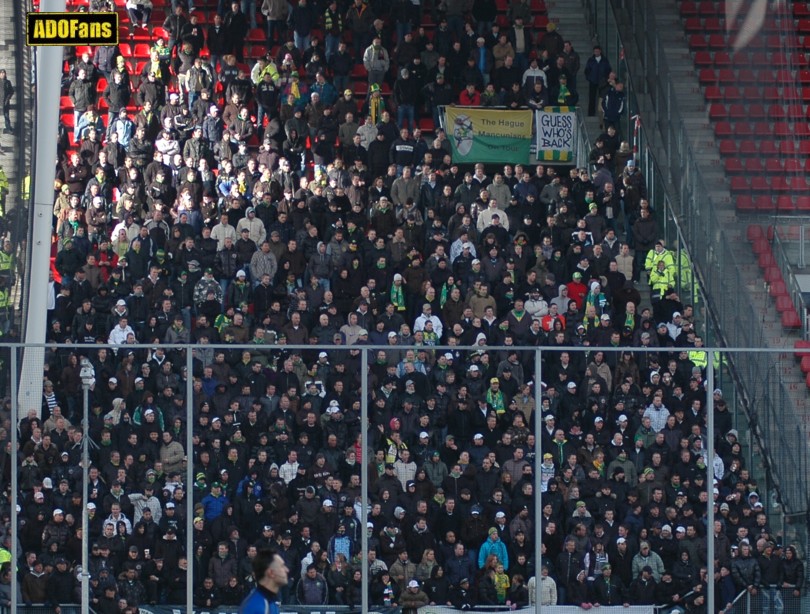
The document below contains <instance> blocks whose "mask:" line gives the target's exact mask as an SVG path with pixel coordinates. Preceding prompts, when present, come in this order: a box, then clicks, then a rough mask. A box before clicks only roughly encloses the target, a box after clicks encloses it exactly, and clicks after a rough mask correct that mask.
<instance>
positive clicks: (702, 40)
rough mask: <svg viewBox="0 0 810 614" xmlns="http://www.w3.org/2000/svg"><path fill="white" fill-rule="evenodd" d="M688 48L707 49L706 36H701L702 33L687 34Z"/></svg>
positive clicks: (693, 49)
mask: <svg viewBox="0 0 810 614" xmlns="http://www.w3.org/2000/svg"><path fill="white" fill-rule="evenodd" d="M689 48H690V49H691V50H692V51H698V50H701V49H708V48H709V42H708V41H707V40H706V37H705V36H703V35H702V34H692V35H690V36H689Z"/></svg>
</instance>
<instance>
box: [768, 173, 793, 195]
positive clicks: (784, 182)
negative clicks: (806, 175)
mask: <svg viewBox="0 0 810 614" xmlns="http://www.w3.org/2000/svg"><path fill="white" fill-rule="evenodd" d="M771 190H773V191H774V192H789V191H790V182H789V181H788V179H787V177H785V176H784V175H776V176H774V177H771Z"/></svg>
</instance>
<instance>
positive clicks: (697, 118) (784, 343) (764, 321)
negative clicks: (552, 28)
mask: <svg viewBox="0 0 810 614" xmlns="http://www.w3.org/2000/svg"><path fill="white" fill-rule="evenodd" d="M546 5H547V7H548V12H549V19H551V20H552V21H554V22H556V23H557V24H558V26H559V31H560V34H562V36H563V38H565V39H570V40H571V41H572V44H573V45H574V48H575V49H576V50H577V51H578V52H579V54H580V58H581V61H582V65H583V66H584V64H585V62H586V61H587V58H588V57H590V54H591V48H592V46H593V44H594V43H596V42H599V41H596V40H593V39H592V38H591V32H590V28H589V26H588V23H587V20H586V18H585V12H584V10H583V8H582V6H581V4H580V3H579V2H570V0H569V1H566V0H547V2H546ZM653 18H654V19H655V21H656V23H657V25H658V31H659V32H661V33H662V39H661V48H662V49H663V53H664V56H665V58H666V63H667V65H668V67H669V69H670V71H671V73H672V79H671V83H672V90H673V94H674V96H673V97H674V99H675V100H676V102H677V105H678V108H679V110H680V113H681V115H682V119H683V123H684V124H685V126H686V127H687V134H688V140H689V143H690V145H691V147H692V150H693V152H694V155H695V156H696V158H697V159H698V161H699V165H700V169H701V173H702V175H703V179H704V183H705V185H706V186H707V189H708V192H709V194H710V197H711V202H712V204H713V205H714V208H715V212H716V215H717V217H718V221H719V222H720V227H721V228H723V230H724V232H725V233H726V239H727V241H729V242H730V245H731V251H732V254H733V256H734V259H735V261H736V264H737V268H738V270H739V271H740V273H741V276H742V277H743V278H744V279H747V280H749V281H748V282H747V283H746V288H745V291H746V292H747V293H748V296H749V297H750V300H751V303H752V305H753V309H754V311H755V313H757V314H758V315H759V316H761V317H760V318H759V319H760V323H761V326H762V331H763V339H764V342H765V344H766V345H767V346H768V347H771V348H784V349H786V350H792V348H793V342H794V341H795V340H796V339H798V338H799V335H798V334H796V333H793V332H789V331H786V330H785V329H784V328H783V327H782V324H781V321H780V319H779V314H778V313H777V311H776V309H775V307H774V301H773V299H772V298H771V297H770V296H769V295H768V291H767V287H766V285H765V283H764V282H763V280H762V273H761V271H760V269H759V266H758V265H757V262H756V259H755V257H754V255H753V252H752V251H751V244H750V242H749V241H748V240H747V238H746V229H747V226H748V224H749V223H751V222H753V221H759V222H760V223H762V224H766V223H767V220H766V219H761V220H753V219H749V218H746V219H744V220H741V219H739V218H738V216H737V214H736V211H735V208H734V202H733V200H732V198H731V194H730V192H729V189H728V181H727V178H726V175H725V171H724V168H723V165H722V161H721V157H720V152H719V149H718V146H717V143H716V141H715V138H714V131H713V129H712V125H711V123H710V121H709V108H708V105H707V104H706V102H705V99H704V96H703V91H702V89H701V87H700V85H699V82H698V78H697V71H696V69H695V65H694V62H693V58H692V55H691V53H690V52H689V47H688V45H687V40H686V35H685V32H684V29H683V25H682V22H681V19H680V14H679V8H678V3H677V2H676V1H675V0H656V3H655V11H654V12H653ZM583 82H584V76H583V75H582V74H580V75H579V76H578V83H583ZM582 91H583V87H581V86H580V94H581V95H582ZM584 91H585V92H587V89H585V90H584ZM645 106H646V108H648V109H649V108H651V107H650V105H649V104H648V105H642V108H644V107H645ZM651 123H652V122H649V121H648V122H647V125H648V126H649V125H651ZM586 127H587V129H588V136H589V138H591V140H593V138H594V137H595V136H596V135H598V134H599V132H600V131H599V125H598V120H597V119H596V118H587V119H586ZM655 154H656V158H657V159H658V161H659V164H666V152H665V151H656V152H655ZM670 196H672V197H675V198H677V197H678V194H677V191H676V190H671V192H670ZM718 240H719V237H718ZM708 290H709V292H712V288H709V289H708ZM774 360H775V361H776V360H777V358H776V356H774ZM778 362H779V365H780V367H779V373H780V374H781V376H782V378H783V381H784V383H785V387H786V388H787V389H788V390H789V391H790V394H791V396H792V400H793V405H794V407H795V408H796V410H797V413H798V414H799V415H800V416H801V417H802V418H803V419H804V423H805V424H806V425H810V408H808V407H807V405H808V403H807V387H806V385H805V378H804V376H803V374H802V373H801V371H800V370H799V368H798V365H797V364H796V362H795V361H794V359H793V354H792V352H789V351H786V352H784V353H782V354H780V355H779V357H778Z"/></svg>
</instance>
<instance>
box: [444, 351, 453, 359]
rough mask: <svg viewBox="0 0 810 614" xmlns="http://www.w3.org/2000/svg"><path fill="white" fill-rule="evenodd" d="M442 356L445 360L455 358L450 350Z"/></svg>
mask: <svg viewBox="0 0 810 614" xmlns="http://www.w3.org/2000/svg"><path fill="white" fill-rule="evenodd" d="M444 357H445V358H446V359H447V360H454V359H455V356H453V354H452V353H451V352H447V353H446V354H445V355H444Z"/></svg>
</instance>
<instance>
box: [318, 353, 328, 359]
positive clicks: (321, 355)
mask: <svg viewBox="0 0 810 614" xmlns="http://www.w3.org/2000/svg"><path fill="white" fill-rule="evenodd" d="M318 358H329V354H327V353H326V352H321V353H320V354H318Z"/></svg>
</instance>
